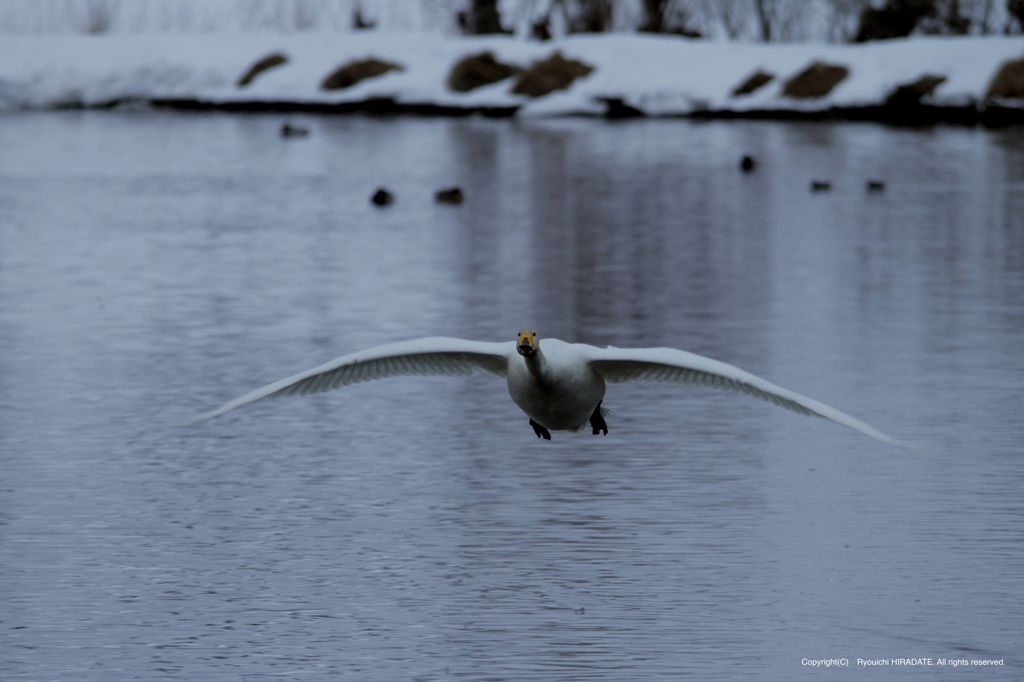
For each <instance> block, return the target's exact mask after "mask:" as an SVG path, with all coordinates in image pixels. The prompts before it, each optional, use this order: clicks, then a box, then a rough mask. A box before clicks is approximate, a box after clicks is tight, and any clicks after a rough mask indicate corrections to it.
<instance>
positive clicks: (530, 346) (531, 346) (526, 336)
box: [516, 327, 537, 358]
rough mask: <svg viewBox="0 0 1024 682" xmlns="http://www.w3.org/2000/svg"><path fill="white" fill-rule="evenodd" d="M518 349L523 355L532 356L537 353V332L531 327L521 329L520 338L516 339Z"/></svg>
mask: <svg viewBox="0 0 1024 682" xmlns="http://www.w3.org/2000/svg"><path fill="white" fill-rule="evenodd" d="M516 350H518V351H519V354H520V355H522V356H523V357H526V358H528V357H530V356H532V355H536V354H537V332H535V331H533V330H532V329H530V328H529V327H523V328H522V329H520V330H519V340H517V341H516Z"/></svg>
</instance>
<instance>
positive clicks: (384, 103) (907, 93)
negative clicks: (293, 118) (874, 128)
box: [0, 32, 1024, 123]
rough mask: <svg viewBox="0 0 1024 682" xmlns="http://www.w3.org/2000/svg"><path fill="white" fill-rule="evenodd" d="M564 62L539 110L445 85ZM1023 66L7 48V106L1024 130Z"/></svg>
mask: <svg viewBox="0 0 1024 682" xmlns="http://www.w3.org/2000/svg"><path fill="white" fill-rule="evenodd" d="M556 50H557V51H560V52H561V53H562V54H563V55H564V56H565V57H566V58H567V59H570V60H578V61H580V62H583V63H584V64H586V65H589V66H591V67H593V70H592V71H591V72H590V73H589V74H588V75H586V76H584V77H581V78H578V79H577V80H575V81H573V82H572V83H571V85H570V86H569V87H568V88H567V89H564V90H556V91H554V92H551V93H550V94H547V95H544V96H540V97H530V96H527V95H520V94H515V93H513V92H512V90H513V85H514V83H515V77H514V76H513V77H511V78H508V79H505V80H502V81H499V82H496V83H492V84H489V85H485V86H483V87H478V88H475V89H472V90H469V91H467V92H456V91H454V90H452V89H450V88H449V85H448V77H449V73H450V72H451V70H452V67H453V66H454V65H455V64H456V63H457V62H458V61H459V60H460V59H462V58H464V57H466V56H467V55H471V54H476V53H481V52H484V51H490V52H492V53H493V54H494V56H495V58H496V60H497V61H498V62H500V63H503V64H508V65H511V66H513V67H518V68H520V69H526V68H528V67H529V66H530V65H531V64H532V63H533V62H536V61H538V60H542V59H546V58H548V57H550V56H551V55H552V54H553V53H554V52H555V51H556ZM274 53H279V54H280V55H282V56H283V57H284V58H285V61H284V62H283V63H280V64H277V65H276V66H273V67H272V68H269V69H267V70H265V71H263V72H260V73H258V74H256V75H255V77H253V78H252V81H251V82H250V83H249V84H248V85H245V86H240V85H238V81H239V80H240V78H241V77H242V76H243V74H246V73H247V72H248V71H250V69H251V67H252V66H253V65H254V64H255V63H256V62H258V61H259V60H260V59H263V58H265V57H267V56H268V55H272V54H274ZM370 58H374V59H377V60H383V61H384V62H386V63H389V64H393V65H395V66H396V67H397V68H393V69H391V70H388V71H386V72H385V73H383V74H382V75H378V76H375V77H370V78H366V79H365V80H361V81H359V82H357V83H355V84H354V85H352V86H351V87H347V88H344V89H335V90H324V89H322V88H321V84H322V83H323V82H324V80H325V78H326V77H327V76H328V75H329V74H331V73H332V72H334V71H335V70H336V69H337V68H338V67H339V66H341V65H343V64H346V63H350V62H354V61H360V60H368V59H370ZM1022 58H1024V37H1019V36H1017V37H984V38H980V37H979V38H973V37H967V38H940V37H918V38H911V39H906V40H893V41H885V42H877V43H868V44H860V45H834V44H824V43H799V44H769V45H764V44H756V45H755V44H735V43H716V42H708V41H691V40H685V39H681V38H675V37H660V36H645V35H629V34H604V35H586V36H572V37H568V38H565V39H562V40H557V41H552V42H547V43H538V42H528V41H524V40H519V39H515V38H510V37H505V36H494V37H491V36H488V37H477V38H451V37H444V36H439V35H431V34H424V33H408V34H402V33H383V32H360V33H346V34H276V33H273V34H271V33H265V34H230V35H223V34H222V35H203V34H200V35H167V34H157V35H108V36H66V35H65V36H5V37H4V38H3V40H2V41H0V108H3V109H45V108H61V107H108V106H117V105H123V104H126V103H155V104H158V105H161V104H162V105H168V106H181V107H194V108H220V109H235V110H259V109H270V110H281V111H289V110H296V111H298V110H314V111H317V110H323V111H356V110H370V111H403V110H406V111H419V112H427V113H450V114H458V113H469V112H474V111H482V112H484V113H490V114H494V115H512V114H515V115H518V116H561V115H598V116H602V115H608V114H609V113H610V114H611V115H631V114H632V115H639V114H646V115H651V116H759V117H764V116H771V117H812V118H820V117H844V118H869V119H879V120H901V119H902V120H904V121H905V122H911V123H912V122H925V121H928V120H957V121H965V122H973V121H983V122H1018V121H1019V122H1024V96H1022V95H1011V96H1010V97H1004V98H994V99H993V98H990V97H989V96H988V95H989V91H990V87H991V85H992V82H993V79H994V77H995V75H996V73H997V72H998V70H999V69H1000V67H1001V65H1003V64H1004V63H1006V62H1008V61H1012V60H1020V59H1022ZM273 61H281V60H279V59H278V60H273ZM815 62H819V63H820V64H821V65H823V66H827V67H829V68H831V69H832V70H831V71H829V72H828V73H831V74H833V75H835V77H838V81H837V82H835V83H834V84H831V83H830V82H827V81H828V80H829V79H828V78H826V82H825V83H824V85H823V84H822V83H821V82H817V83H816V84H815V83H814V78H813V77H812V76H813V74H811V76H808V78H810V81H809V82H811V86H810V90H806V89H805V90H804V91H802V92H801V91H800V89H799V88H795V86H794V82H795V81H794V77H795V76H797V75H798V74H800V73H801V72H803V71H805V70H807V69H808V67H809V66H811V65H812V64H814V63H815ZM757 72H761V73H762V74H764V76H763V77H762V78H761V79H760V80H765V78H767V76H769V75H770V76H771V79H770V80H767V82H766V83H765V84H763V85H762V86H761V87H759V88H757V89H755V90H753V91H752V92H750V93H749V94H744V95H736V94H734V91H735V90H737V88H738V87H739V86H740V85H741V84H743V83H744V82H745V81H748V79H750V77H751V76H752V75H754V74H755V73H757ZM835 77H830V78H831V79H832V80H835ZM818 80H819V81H820V79H818ZM787 85H788V89H787ZM911 86H912V87H911ZM901 87H903V88H904V89H903V90H902V91H901V90H900V88H901ZM794 88H795V89H794ZM822 88H824V91H822Z"/></svg>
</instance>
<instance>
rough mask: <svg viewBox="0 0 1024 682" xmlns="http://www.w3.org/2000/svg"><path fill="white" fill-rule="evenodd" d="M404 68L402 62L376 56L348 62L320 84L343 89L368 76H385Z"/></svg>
mask: <svg viewBox="0 0 1024 682" xmlns="http://www.w3.org/2000/svg"><path fill="white" fill-rule="evenodd" d="M404 70H405V69H404V68H403V67H402V65H401V64H393V63H391V62H385V61H383V60H380V59H374V58H370V59H363V60H360V61H355V62H348V63H347V64H343V65H342V66H339V67H338V68H337V69H335V70H334V71H333V72H332V73H331V74H330V75H329V76H327V78H325V79H324V81H323V83H321V84H320V88H321V89H322V90H343V89H345V88H350V87H352V86H353V85H355V84H356V83H358V82H359V81H362V80H366V79H367V78H376V77H377V76H383V75H384V74H386V73H387V72H388V71H404Z"/></svg>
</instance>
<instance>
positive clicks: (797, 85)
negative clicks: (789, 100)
mask: <svg viewBox="0 0 1024 682" xmlns="http://www.w3.org/2000/svg"><path fill="white" fill-rule="evenodd" d="M849 75H850V70H849V69H848V68H846V67H845V66H841V65H838V64H826V63H825V62H813V63H812V64H811V65H810V66H808V67H807V68H806V69H804V70H803V71H801V72H800V73H798V74H797V75H795V76H793V77H792V78H790V79H789V80H788V81H786V85H785V87H783V89H782V94H783V96H785V97H795V98H797V99H816V98H818V97H824V96H825V95H827V94H828V93H830V92H832V88H834V87H836V86H837V85H838V84H839V83H840V82H841V81H842V80H843V79H844V78H846V77H847V76H849Z"/></svg>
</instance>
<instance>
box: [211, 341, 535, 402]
mask: <svg viewBox="0 0 1024 682" xmlns="http://www.w3.org/2000/svg"><path fill="white" fill-rule="evenodd" d="M515 352H516V351H515V343H513V342H511V341H508V342H505V343H487V342H483V341H465V340H463V339H451V338H447V337H443V336H433V337H428V338H423V339H414V340H412V341H402V342H400V343H391V344H388V345H386V346H377V347H376V348H370V349H369V350H364V351H359V352H358V353H351V354H349V355H343V356H342V357H340V358H335V359H334V360H331V361H330V362H328V363H326V364H323V365H320V366H319V367H314V368H313V369H309V370H306V371H305V372H300V373H298V374H296V375H294V376H290V377H288V378H287V379H281V380H280V381H275V382H274V383H272V384H268V385H266V386H264V387H262V388H257V389H256V390H255V391H252V392H250V393H246V394H245V395H243V396H242V397H241V398H236V399H235V400H232V401H231V402H229V403H226V404H224V405H222V406H221V407H219V408H217V409H216V410H213V411H211V412H207V413H205V414H202V415H200V416H199V417H197V418H196V419H195V421H196V422H201V421H205V420H207V419H212V418H214V417H218V416H220V415H222V414H224V413H225V412H229V411H231V410H233V409H235V408H237V407H241V406H242V405H247V404H249V403H253V402H256V401H257V400H263V399H264V398H274V397H277V396H283V395H294V394H298V395H306V394H307V393H317V392H323V391H329V390H331V389H334V388H339V387H340V386H347V385H349V384H354V383H359V382H361V381H370V380H373V379H383V378H385V377H393V376H402V375H410V374H415V375H420V376H434V375H468V374H472V373H473V372H474V371H475V370H478V369H480V370H484V371H485V372H490V373H491V374H495V375H497V376H499V377H502V378H504V377H505V376H506V375H507V372H508V361H509V358H510V357H512V356H513V355H515Z"/></svg>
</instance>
